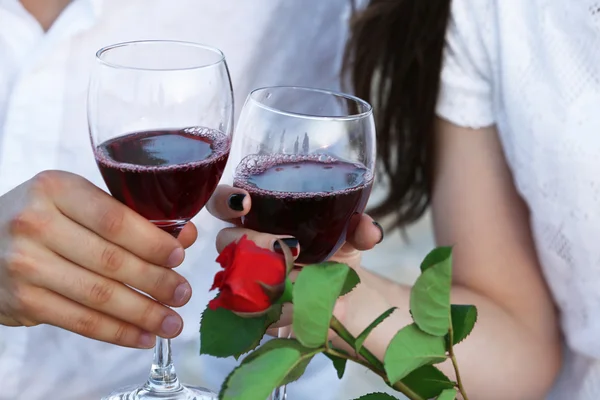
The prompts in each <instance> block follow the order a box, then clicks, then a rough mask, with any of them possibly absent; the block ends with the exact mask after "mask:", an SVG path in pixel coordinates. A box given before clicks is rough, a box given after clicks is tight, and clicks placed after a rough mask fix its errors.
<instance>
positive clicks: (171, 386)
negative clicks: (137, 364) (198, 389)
mask: <svg viewBox="0 0 600 400" xmlns="http://www.w3.org/2000/svg"><path fill="white" fill-rule="evenodd" d="M147 386H149V388H150V389H151V390H152V391H159V392H171V391H177V390H180V389H181V384H180V383H179V380H178V379H177V373H176V372H175V366H174V365H173V357H172V355H171V340H170V339H163V338H160V337H157V338H156V346H155V347H154V361H153V362H152V368H151V369H150V376H149V378H148V382H147Z"/></svg>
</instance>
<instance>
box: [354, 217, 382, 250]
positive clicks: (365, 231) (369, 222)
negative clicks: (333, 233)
mask: <svg viewBox="0 0 600 400" xmlns="http://www.w3.org/2000/svg"><path fill="white" fill-rule="evenodd" d="M383 237H384V232H383V228H382V227H381V225H379V223H377V222H376V221H374V220H373V218H371V217H369V216H368V215H366V214H363V215H361V217H360V221H359V222H358V225H357V226H356V229H355V230H354V232H353V233H352V234H351V235H350V236H348V238H347V239H346V240H347V242H348V243H349V244H351V245H352V246H353V247H354V248H356V249H357V250H361V251H365V250H371V249H372V248H374V247H375V246H376V245H378V244H379V243H381V241H383Z"/></svg>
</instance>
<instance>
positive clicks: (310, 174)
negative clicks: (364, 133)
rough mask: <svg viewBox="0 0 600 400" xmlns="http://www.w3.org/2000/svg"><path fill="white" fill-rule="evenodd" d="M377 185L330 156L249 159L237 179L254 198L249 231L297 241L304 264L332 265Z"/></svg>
mask: <svg viewBox="0 0 600 400" xmlns="http://www.w3.org/2000/svg"><path fill="white" fill-rule="evenodd" d="M372 185H373V175H372V173H371V172H370V171H369V170H368V169H367V168H366V167H365V166H364V165H362V164H358V163H349V162H344V161H340V160H337V159H335V158H333V157H330V156H326V155H303V156H281V155H270V156H248V157H246V158H245V159H244V160H242V162H241V163H240V165H239V166H238V167H237V170H236V173H235V179H234V186H236V187H239V188H243V189H245V190H247V191H248V192H249V193H250V196H251V197H252V208H251V210H250V212H249V213H248V214H247V215H246V216H245V217H243V218H242V223H243V225H244V227H247V228H250V229H254V230H260V231H261V232H269V233H273V234H281V235H292V236H294V237H295V238H296V239H298V241H299V242H300V255H299V257H298V260H297V261H298V262H299V263H302V264H313V263H319V262H322V261H324V260H327V259H328V258H329V257H330V256H332V255H333V254H334V253H335V252H336V251H337V250H338V249H339V247H340V246H341V245H342V244H343V243H344V241H345V240H346V234H347V233H348V232H349V231H351V230H352V229H353V226H352V225H353V222H355V221H356V219H355V218H352V217H354V216H358V215H360V214H361V213H362V212H363V211H364V209H365V206H366V203H367V200H368V198H369V195H370V193H371V188H372Z"/></svg>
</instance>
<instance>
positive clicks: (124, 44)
mask: <svg viewBox="0 0 600 400" xmlns="http://www.w3.org/2000/svg"><path fill="white" fill-rule="evenodd" d="M138 44H141V45H154V44H173V45H179V46H186V47H192V48H196V49H202V50H207V51H210V52H213V53H214V54H216V55H218V57H219V58H218V59H217V60H216V61H211V62H206V63H198V64H197V65H191V66H189V67H182V68H148V67H140V66H132V65H124V64H121V63H115V62H111V61H107V60H105V59H104V58H103V56H104V55H105V54H107V53H109V52H110V51H113V50H116V49H119V48H122V47H127V46H132V45H138ZM96 61H97V62H99V63H100V64H102V65H104V66H107V67H110V68H115V69H125V70H133V71H157V72H169V71H190V70H198V69H204V68H210V67H213V66H215V65H219V64H222V63H224V62H225V54H224V53H223V52H222V51H221V50H219V49H218V48H216V47H214V46H209V45H205V44H201V43H195V42H188V41H183V40H162V39H160V40H131V41H128V42H119V43H114V44H111V45H108V46H104V47H102V48H101V49H100V50H98V51H97V52H96Z"/></svg>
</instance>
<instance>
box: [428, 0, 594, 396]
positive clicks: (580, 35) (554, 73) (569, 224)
mask: <svg viewBox="0 0 600 400" xmlns="http://www.w3.org/2000/svg"><path fill="white" fill-rule="evenodd" d="M447 41H448V43H447V49H446V56H445V66H444V69H443V73H442V81H443V83H442V91H441V94H440V98H439V104H438V114H439V115H440V116H442V117H443V118H445V119H448V120H450V121H451V122H453V123H455V124H457V125H460V126H465V127H471V128H478V127H483V126H488V125H492V124H496V126H497V128H498V131H499V134H500V137H501V140H502V143H503V146H504V151H505V154H506V157H507V160H508V163H509V165H510V167H511V169H512V172H513V175H514V179H515V184H516V186H517V189H518V191H519V192H520V194H521V195H522V196H523V198H524V199H525V201H526V202H527V204H528V206H529V208H530V210H531V225H532V229H533V235H534V239H535V243H536V246H537V251H538V254H539V259H540V262H541V264H542V267H543V272H544V274H545V277H546V279H547V281H548V284H549V286H550V288H551V290H552V293H553V295H554V298H555V300H556V303H557V304H558V306H559V308H560V310H561V311H562V313H561V315H562V317H561V323H562V329H563V331H564V335H565V338H566V347H567V354H566V360H565V365H564V368H563V372H562V375H561V377H560V378H559V381H558V383H557V385H556V388H555V390H554V391H553V394H552V396H551V398H552V399H556V400H567V399H568V400H596V399H598V398H600V179H599V174H600V1H597V0H577V1H566V0H454V1H453V8H452V20H451V24H450V27H449V31H448V38H447ZM524 400H527V399H524Z"/></svg>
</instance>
